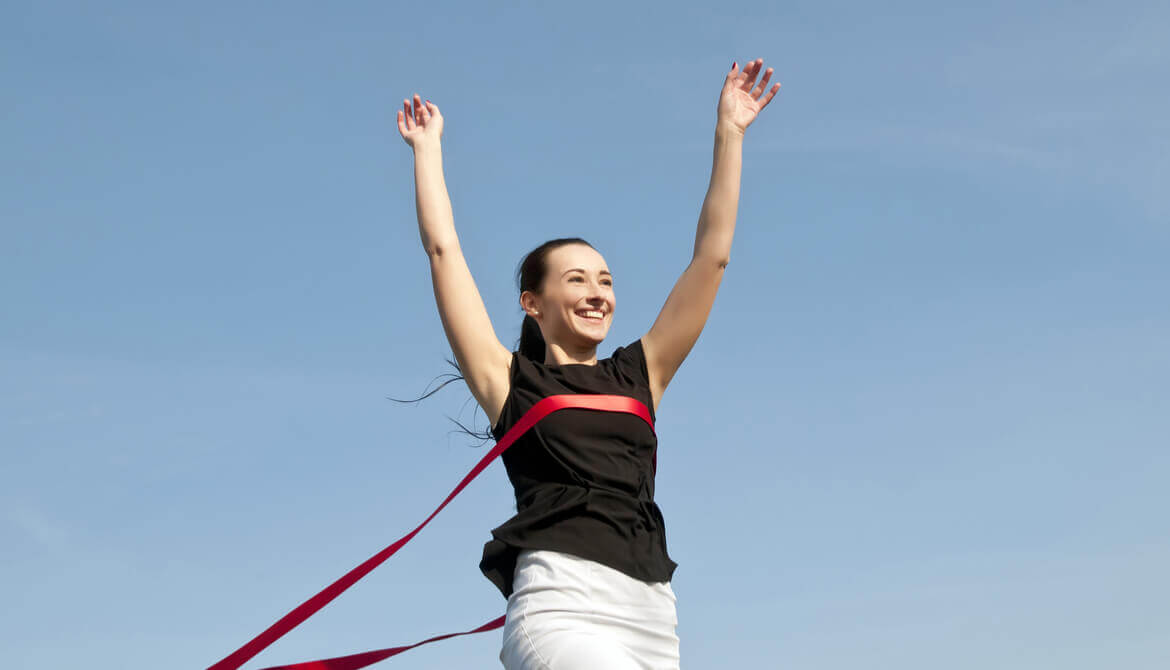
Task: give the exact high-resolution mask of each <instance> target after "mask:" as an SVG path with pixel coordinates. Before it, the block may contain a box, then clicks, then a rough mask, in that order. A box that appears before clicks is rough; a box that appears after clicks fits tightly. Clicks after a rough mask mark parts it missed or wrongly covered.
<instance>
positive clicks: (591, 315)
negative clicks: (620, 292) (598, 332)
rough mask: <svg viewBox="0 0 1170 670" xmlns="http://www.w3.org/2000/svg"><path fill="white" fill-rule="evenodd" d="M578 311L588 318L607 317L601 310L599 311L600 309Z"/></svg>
mask: <svg viewBox="0 0 1170 670" xmlns="http://www.w3.org/2000/svg"><path fill="white" fill-rule="evenodd" d="M577 313H578V314H580V315H581V316H584V317H585V318H588V319H604V318H605V315H604V314H602V313H601V312H598V311H592V310H591V311H588V312H577Z"/></svg>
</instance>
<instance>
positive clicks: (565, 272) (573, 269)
mask: <svg viewBox="0 0 1170 670" xmlns="http://www.w3.org/2000/svg"><path fill="white" fill-rule="evenodd" d="M570 272H585V269H584V268H570V269H568V270H565V271H564V272H562V273H561V276H562V277H564V276H565V275H567V274H569V273H570ZM600 274H603V275H609V276H610V277H612V276H613V273H612V272H610V271H609V270H602V271H601V272H600Z"/></svg>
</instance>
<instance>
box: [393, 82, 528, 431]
mask: <svg viewBox="0 0 1170 670" xmlns="http://www.w3.org/2000/svg"><path fill="white" fill-rule="evenodd" d="M398 130H399V132H401V133H402V138H403V140H405V141H406V143H407V144H409V145H410V146H411V148H413V149H414V187H415V206H416V209H417V211H418V229H419V235H420V236H421V238H422V244H423V249H424V250H425V251H426V254H427V257H428V258H429V259H430V265H431V281H432V283H433V284H434V289H435V302H436V303H437V304H438V307H439V318H440V319H441V320H442V322H443V330H444V331H445V332H446V333H447V341H448V342H449V343H450V344H451V350H452V351H453V352H454V353H455V361H456V362H457V363H458V364H459V369H460V370H461V371H462V372H463V377H464V379H465V380H466V381H467V386H468V387H469V388H470V389H471V394H472V395H473V396H475V399H476V401H477V402H478V403H479V406H480V407H482V408H483V411H484V413H485V414H487V416H488V419H489V420H490V421H491V424H492V425H493V426H494V425H495V424H496V421H497V420H498V419H499V416H500V412H501V411H502V410H503V407H504V400H505V398H507V395H508V366H509V365H510V364H511V361H512V352H511V351H509V350H508V348H507V347H505V346H504V345H503V344H502V343H500V340H499V338H498V337H496V333H495V330H494V329H493V328H492V322H491V319H490V318H488V313H487V309H486V308H485V307H484V305H483V299H482V298H480V295H479V289H477V288H476V286H475V280H474V279H472V277H471V270H469V269H468V267H467V261H466V260H464V258H463V250H462V249H460V247H459V238H458V236H457V235H456V234H455V216H454V214H453V213H452V210H451V199H450V197H449V196H448V194H447V183H446V181H445V180H444V179H443V151H442V145H441V144H440V141H439V140H440V137H441V136H442V132H443V116H442V114H441V113H440V112H439V108H438V106H437V105H434V104H433V103H431V102H429V101H427V102H426V103H425V104H424V103H423V101H422V100H420V99H419V97H418V96H417V95H416V96H414V109H413V110H412V109H411V104H410V101H409V100H406V101H403V110H401V111H399V112H398Z"/></svg>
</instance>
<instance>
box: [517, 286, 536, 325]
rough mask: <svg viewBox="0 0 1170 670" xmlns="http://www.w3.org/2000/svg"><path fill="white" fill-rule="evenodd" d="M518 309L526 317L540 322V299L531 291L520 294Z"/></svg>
mask: <svg viewBox="0 0 1170 670" xmlns="http://www.w3.org/2000/svg"><path fill="white" fill-rule="evenodd" d="M520 307H521V309H523V310H524V312H525V313H526V314H528V316H531V317H532V318H534V319H537V320H538V321H539V320H540V319H539V315H540V299H539V298H537V297H536V294H534V293H533V292H532V291H525V292H523V293H521V294H520Z"/></svg>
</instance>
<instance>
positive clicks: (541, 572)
mask: <svg viewBox="0 0 1170 670" xmlns="http://www.w3.org/2000/svg"><path fill="white" fill-rule="evenodd" d="M675 602H676V600H675V596H674V591H673V590H672V589H671V588H670V582H652V583H651V582H644V581H642V580H640V579H635V578H634V577H630V576H629V575H627V574H625V573H623V572H621V571H618V570H615V569H613V568H611V567H609V566H606V565H602V564H600V563H597V562H596V561H590V560H588V559H584V558H581V557H579V556H574V555H572V554H566V553H562V552H557V551H547V550H543V549H542V550H530V549H525V550H523V551H521V552H520V555H519V558H518V559H517V561H516V573H515V580H514V582H513V592H512V595H511V596H510V597H509V598H508V610H507V619H506V621H505V624H504V646H503V649H502V650H501V651H500V661H501V662H502V663H503V664H504V668H506V670H599V669H602V668H604V669H606V670H677V669H678V667H679V657H678V635H676V634H675V629H676V628H677V626H678V615H677V612H676V609H675Z"/></svg>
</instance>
